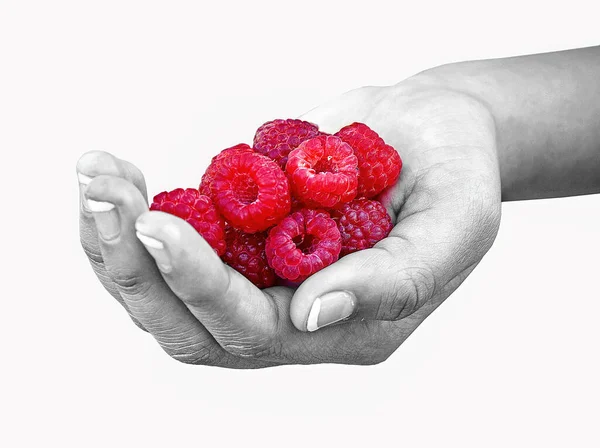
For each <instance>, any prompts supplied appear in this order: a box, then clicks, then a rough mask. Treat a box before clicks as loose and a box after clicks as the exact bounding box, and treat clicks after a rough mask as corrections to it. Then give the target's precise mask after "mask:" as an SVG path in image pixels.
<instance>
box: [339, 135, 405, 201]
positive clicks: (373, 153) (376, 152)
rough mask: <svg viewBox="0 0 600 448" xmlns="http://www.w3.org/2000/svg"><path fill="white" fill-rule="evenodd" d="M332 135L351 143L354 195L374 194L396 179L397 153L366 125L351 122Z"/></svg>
mask: <svg viewBox="0 0 600 448" xmlns="http://www.w3.org/2000/svg"><path fill="white" fill-rule="evenodd" d="M335 135H336V136H338V137H340V138H341V139H342V140H343V141H345V142H346V143H348V144H349V145H350V146H352V149H354V154H356V157H357V158H358V168H359V170H360V173H359V175H358V192H357V197H359V198H360V197H366V198H372V197H375V196H377V195H378V194H379V193H381V192H382V191H383V190H384V189H385V188H387V187H389V186H390V185H393V184H394V183H395V182H396V180H397V179H398V176H399V175H400V170H401V169H402V159H401V158H400V155H399V154H398V152H397V151H396V150H395V149H394V148H392V147H391V146H390V145H387V144H386V143H385V142H384V141H383V139H382V138H381V137H379V135H378V134H377V133H376V132H375V131H373V130H372V129H370V128H369V127H368V126H367V125H366V124H362V123H352V124H350V125H348V126H345V127H343V128H342V129H341V130H340V131H338V132H337V133H336V134H335Z"/></svg>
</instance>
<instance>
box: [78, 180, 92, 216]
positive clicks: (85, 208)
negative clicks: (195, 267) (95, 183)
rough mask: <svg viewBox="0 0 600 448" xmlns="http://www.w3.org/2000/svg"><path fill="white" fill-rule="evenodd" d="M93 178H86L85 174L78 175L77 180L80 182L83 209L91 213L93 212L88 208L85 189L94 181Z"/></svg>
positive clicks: (80, 197)
mask: <svg viewBox="0 0 600 448" xmlns="http://www.w3.org/2000/svg"><path fill="white" fill-rule="evenodd" d="M92 179H93V177H90V176H86V175H85V174H81V173H77V180H78V181H79V199H80V201H81V208H82V209H83V210H84V211H86V212H90V211H91V210H90V209H89V208H88V205H87V200H86V199H85V194H84V193H85V189H86V188H87V186H88V184H89V183H90V182H91V181H92Z"/></svg>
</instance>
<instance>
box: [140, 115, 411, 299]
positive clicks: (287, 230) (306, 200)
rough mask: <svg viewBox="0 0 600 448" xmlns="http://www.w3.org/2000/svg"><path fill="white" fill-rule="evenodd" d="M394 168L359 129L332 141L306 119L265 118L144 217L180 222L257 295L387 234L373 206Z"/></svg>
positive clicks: (378, 142) (394, 155)
mask: <svg viewBox="0 0 600 448" xmlns="http://www.w3.org/2000/svg"><path fill="white" fill-rule="evenodd" d="M401 169H402V160H401V159H400V156H399V155H398V152H397V151H396V150H395V149H394V148H392V147H391V146H390V145H387V144H386V143H385V142H384V141H383V139H382V138H381V137H379V135H377V133H376V132H375V131H373V130H372V129H370V128H369V127H368V126H367V125H365V124H362V123H352V124H350V125H348V126H346V127H344V128H342V129H340V130H339V131H338V132H337V133H335V134H334V135H329V134H326V133H323V132H321V131H319V128H318V127H317V126H316V125H314V124H312V123H308V122H306V121H302V120H296V119H287V120H279V119H278V120H273V121H269V122H267V123H265V124H263V125H262V126H261V127H260V128H258V130H257V131H256V135H255V136H254V142H253V147H250V146H249V145H247V144H245V143H242V144H239V145H235V146H233V147H231V148H227V149H224V150H223V151H221V152H220V153H219V154H218V155H216V156H215V157H213V159H212V161H211V163H210V165H209V166H208V168H207V170H206V172H205V173H204V175H203V176H202V180H201V183H200V187H199V188H198V189H195V188H187V189H183V188H177V189H175V190H173V191H170V192H167V191H165V192H162V193H159V194H158V195H156V196H155V197H154V200H153V203H152V205H151V206H150V210H159V211H162V212H166V213H171V214H173V215H175V216H178V217H180V218H182V219H184V220H186V221H187V222H188V223H189V224H191V225H192V226H193V227H194V228H195V229H196V230H197V231H198V233H200V235H202V237H203V238H204V239H205V240H206V241H207V242H208V244H210V246H211V247H212V248H213V249H214V250H215V252H216V253H217V254H218V255H219V256H220V257H221V259H222V260H223V261H224V262H225V263H226V264H228V265H229V266H231V267H232V268H234V269H235V270H237V271H238V272H240V273H241V274H242V275H244V276H245V277H246V278H247V279H248V280H250V281H251V282H252V283H254V284H255V285H256V286H258V287H259V288H267V287H270V286H273V285H275V284H299V283H300V282H302V281H304V280H306V278H308V277H309V276H310V275H312V274H314V273H315V272H317V271H319V270H321V269H323V268H324V267H326V266H329V265H330V264H332V263H333V262H335V261H337V260H338V259H339V257H341V256H344V255H347V254H349V253H352V252H356V251H358V250H362V249H367V248H369V247H372V246H373V245H374V244H375V243H376V242H378V241H380V240H382V239H383V238H385V237H386V236H387V235H388V234H389V232H390V230H391V229H392V221H391V218H390V216H389V215H388V213H387V211H386V210H385V208H384V207H383V206H382V205H381V203H380V202H378V201H377V200H375V199H373V198H374V197H375V196H377V195H378V194H379V193H381V192H382V191H383V190H384V189H386V188H387V187H389V186H391V185H393V184H394V183H395V182H396V181H397V180H398V177H399V175H400V170H401Z"/></svg>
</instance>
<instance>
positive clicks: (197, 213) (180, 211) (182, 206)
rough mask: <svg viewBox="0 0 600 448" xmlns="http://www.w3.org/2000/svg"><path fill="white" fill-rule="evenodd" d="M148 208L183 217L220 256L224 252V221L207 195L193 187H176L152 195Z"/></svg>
mask: <svg viewBox="0 0 600 448" xmlns="http://www.w3.org/2000/svg"><path fill="white" fill-rule="evenodd" d="M150 210H158V211H161V212H165V213H170V214H171V215H175V216H178V217H180V218H182V219H185V220H186V221H187V222H188V223H190V224H191V225H192V227H194V229H196V230H197V231H198V233H199V234H200V235H202V237H203V238H204V239H205V240H206V242H207V243H208V244H210V246H211V247H212V248H213V249H214V250H215V252H216V253H217V254H218V255H219V256H221V255H223V254H224V253H225V222H224V221H223V218H221V216H220V215H219V214H218V213H217V210H216V209H215V206H214V204H213V203H212V201H211V200H210V198H209V197H208V196H204V195H201V194H200V192H199V191H198V190H196V189H195V188H186V189H185V190H184V189H183V188H177V189H175V190H173V191H169V192H167V191H163V192H162V193H159V194H157V195H156V196H154V199H153V202H152V205H150Z"/></svg>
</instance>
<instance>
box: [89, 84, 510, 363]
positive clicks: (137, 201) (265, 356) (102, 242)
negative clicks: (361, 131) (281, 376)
mask: <svg viewBox="0 0 600 448" xmlns="http://www.w3.org/2000/svg"><path fill="white" fill-rule="evenodd" d="M302 118H303V119H305V120H308V121H312V122H314V123H316V124H318V125H319V126H320V128H321V130H324V131H327V132H335V131H337V130H338V129H340V128H341V127H342V126H344V125H346V124H349V123H351V122H354V121H360V122H364V123H366V124H368V125H369V126H370V127H371V128H373V129H374V130H376V131H377V132H378V133H379V134H380V135H381V136H382V137H383V138H384V140H385V141H386V142H387V143H389V144H391V145H392V146H394V147H395V148H396V149H397V150H398V151H399V152H400V154H401V156H402V159H403V164H404V166H403V170H402V173H401V176H400V180H399V182H398V183H397V184H396V185H395V186H394V187H392V188H390V189H389V190H388V191H386V192H385V193H384V194H383V195H382V197H381V200H382V202H383V203H384V205H385V206H386V207H387V209H388V211H389V213H390V215H391V216H392V219H393V222H394V223H395V226H394V228H393V230H392V232H391V233H390V235H389V237H387V238H385V239H384V240H382V241H380V242H379V243H378V244H377V245H376V246H375V247H373V248H372V249H367V250H364V251H360V252H357V253H354V254H350V255H347V256H345V257H343V258H342V259H340V260H339V261H337V262H336V263H334V264H332V265H330V266H329V267H327V268H325V269H323V270H322V271H320V272H318V273H316V274H314V275H313V276H311V277H310V278H309V279H307V280H306V281H305V282H304V283H302V284H301V285H300V287H299V288H298V289H296V290H294V289H291V288H286V287H273V288H267V289H264V290H260V289H258V288H256V287H255V286H254V285H253V284H252V283H250V282H249V281H248V280H246V279H245V278H244V277H243V276H242V275H241V274H239V273H238V272H236V271H235V270H233V269H231V268H230V267H228V266H227V265H225V264H223V263H222V262H221V260H220V259H219V257H218V256H217V255H216V254H215V252H214V251H213V250H212V248H211V247H210V246H209V245H208V244H207V243H206V241H204V240H203V238H202V237H201V236H199V234H198V233H197V232H196V231H195V230H194V229H193V228H192V227H191V226H190V225H189V224H187V223H186V222H185V221H183V220H181V219H179V218H177V217H175V216H172V215H169V214H165V213H162V212H155V211H152V212H149V211H147V210H148V203H147V199H146V188H145V182H144V179H143V176H142V174H141V172H140V171H139V169H137V168H136V167H134V166H133V165H132V164H130V163H128V162H125V161H122V160H120V159H117V158H116V157H114V156H112V155H110V154H108V153H104V152H90V153H87V154H85V155H84V156H83V157H82V158H81V159H80V160H79V162H78V164H77V171H78V176H79V180H80V184H82V185H83V187H82V201H81V204H82V206H81V215H80V229H81V232H80V235H81V241H82V245H83V248H84V250H85V252H86V254H87V255H88V257H89V259H90V262H91V264H92V267H93V269H94V271H95V272H96V274H97V276H98V278H99V279H100V281H101V283H102V284H103V285H104V287H105V288H106V289H107V290H108V291H109V292H110V293H111V295H113V296H114V297H115V298H116V299H117V300H118V301H119V302H120V303H121V304H122V305H123V306H124V308H125V309H126V310H127V312H128V313H129V314H130V315H131V317H132V319H133V320H134V321H135V322H136V324H137V325H138V326H140V327H141V328H143V329H145V330H146V331H148V332H149V333H151V334H152V335H153V336H154V337H155V339H156V340H157V342H158V343H159V344H160V346H161V347H162V348H163V349H164V350H165V351H166V352H167V353H168V354H169V355H171V356H172V357H173V358H175V359H177V360H179V361H182V362H185V363H191V364H204V365H215V366H221V367H230V368H262V367H271V366H276V365H282V364H312V363H344V364H376V363H379V362H382V361H383V360H385V359H387V358H388V357H389V356H390V355H391V354H392V353H393V352H394V351H395V350H396V349H397V348H398V346H399V345H400V344H401V343H402V342H403V341H404V340H405V339H406V338H407V337H408V336H409V335H410V334H411V333H412V331H414V329H415V328H416V327H417V326H418V325H419V324H420V323H421V322H423V320H424V319H425V318H426V317H427V316H428V315H429V314H430V313H431V312H432V311H433V310H434V309H435V308H436V307H437V306H438V305H439V304H440V303H441V302H442V301H443V300H444V299H445V298H447V297H448V296H449V295H450V294H451V293H452V292H453V291H454V290H455V289H456V288H457V287H458V286H459V285H460V283H461V282H462V281H463V280H464V279H465V278H466V277H467V276H468V275H469V274H470V273H471V271H472V270H473V269H474V267H475V266H476V265H477V263H478V262H479V261H480V260H481V258H482V257H483V255H484V254H485V253H486V252H487V250H488V249H489V248H490V246H491V244H492V242H493V240H494V238H495V235H496V233H497V229H498V225H499V221H500V180H499V169H498V162H497V157H496V143H495V141H496V138H495V127H494V122H493V119H492V118H491V115H490V113H489V112H488V110H487V109H486V107H485V106H484V105H483V104H481V103H480V102H479V101H477V100H476V99H475V98H472V97H470V96H468V95H465V94H462V93H460V92H456V91H453V90H451V89H447V88H444V87H441V86H439V85H438V84H437V83H436V82H434V81H430V80H428V79H426V78H425V79H422V78H421V79H420V78H415V79H409V80H407V81H405V82H403V83H400V84H398V85H396V86H391V87H369V88H361V89H358V90H355V91H352V92H349V93H347V94H344V95H343V96H341V97H340V98H339V99H336V100H335V101H333V102H331V103H329V104H327V105H325V106H322V107H319V108H317V109H315V110H313V111H311V112H309V113H308V114H306V115H305V116H304V117H302Z"/></svg>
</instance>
